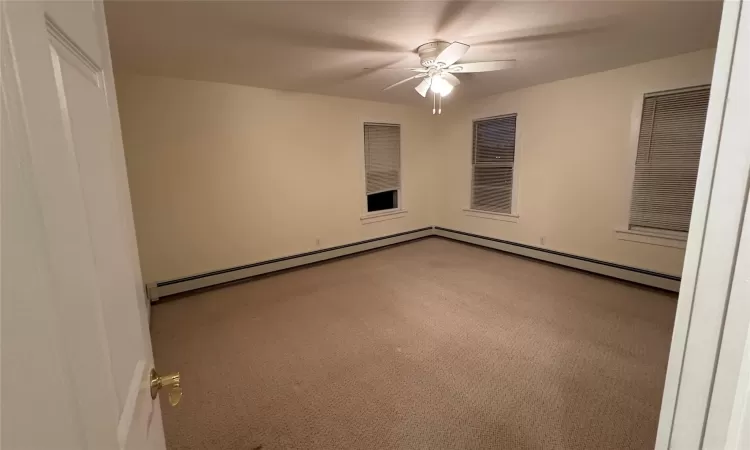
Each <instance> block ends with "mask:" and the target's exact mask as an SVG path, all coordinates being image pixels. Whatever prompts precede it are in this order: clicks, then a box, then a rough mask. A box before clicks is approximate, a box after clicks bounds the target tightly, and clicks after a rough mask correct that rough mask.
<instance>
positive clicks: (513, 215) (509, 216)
mask: <svg viewBox="0 0 750 450" xmlns="http://www.w3.org/2000/svg"><path fill="white" fill-rule="evenodd" d="M512 116H515V118H516V129H515V133H516V139H515V147H514V149H513V171H512V173H513V182H512V183H511V194H510V198H511V200H510V212H509V213H501V212H496V211H485V210H481V209H474V208H472V203H473V195H474V130H475V127H476V123H477V122H481V121H485V120H492V119H500V118H503V117H512ZM518 123H519V114H518V112H508V113H503V114H495V115H491V116H477V117H473V118H472V119H471V129H470V134H469V141H470V144H469V186H468V195H467V198H468V201H467V202H466V204H467V207H466V208H464V213H465V215H466V216H469V217H476V218H481V219H492V220H499V221H503V222H511V223H517V222H518V219H519V215H518V189H519V182H518V178H519V177H518V173H519V170H518V168H519V165H520V158H519V155H520V151H519V150H520V148H521V142H522V141H521V133H520V131H519V129H520V127H519V125H518Z"/></svg>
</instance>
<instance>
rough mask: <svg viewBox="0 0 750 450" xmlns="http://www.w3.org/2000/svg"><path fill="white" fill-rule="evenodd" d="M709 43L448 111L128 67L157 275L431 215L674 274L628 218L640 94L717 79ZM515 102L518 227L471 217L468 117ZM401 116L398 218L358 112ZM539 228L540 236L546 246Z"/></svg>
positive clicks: (124, 104)
mask: <svg viewBox="0 0 750 450" xmlns="http://www.w3.org/2000/svg"><path fill="white" fill-rule="evenodd" d="M713 55H714V52H713V51H712V50H706V51H701V52H695V53H690V54H686V55H681V56H677V57H674V58H668V59H662V60H657V61H652V62H648V63H644V64H638V65H635V66H629V67H625V68H621V69H616V70H612V71H608V72H602V73H597V74H592V75H586V76H583V77H578V78H572V79H568V80H562V81H557V82H554V83H549V84H544V85H539V86H534V87H531V88H527V89H522V90H518V91H514V92H510V93H506V94H503V95H499V96H495V97H491V98H488V99H485V100H483V101H481V102H475V103H473V104H472V105H470V106H468V107H464V108H459V107H458V106H451V107H450V108H446V110H447V111H446V114H444V115H443V116H442V117H434V116H432V115H431V114H430V113H429V112H430V111H429V108H426V109H425V108H412V107H406V106H400V105H390V104H384V103H376V102H366V101H359V100H350V99H342V98H334V97H325V96H317V95H307V94H295V93H288V92H281V91H274V90H268V89H259V88H251V87H244V86H234V85H228V84H220V83H208V82H198V81H186V80H178V79H170V78H161V77H145V76H137V75H131V74H125V73H121V74H119V75H118V77H117V89H118V101H119V108H120V117H121V120H122V130H123V139H124V143H125V151H126V156H127V162H128V175H129V179H130V187H131V195H132V199H133V209H134V217H135V223H136V232H137V237H138V246H139V251H140V257H141V264H142V267H143V274H144V279H145V281H146V282H153V281H163V280H168V279H173V278H178V277H183V276H187V275H192V274H196V273H201V272H206V271H212V270H217V269H222V268H227V267H233V266H237V265H242V264H248V263H252V262H255V261H262V260H266V259H271V258H276V257H280V256H285V255H291V254H296V253H301V252H305V251H310V250H314V249H316V248H325V247H331V246H335V245H340V244H345V243H350V242H355V241H360V240H363V239H368V238H371V237H377V236H383V235H388V234H393V233H398V232H401V231H408V230H412V229H416V228H421V227H425V226H430V225H438V226H443V227H447V228H452V229H456V230H461V231H466V232H471V233H476V234H481V235H485V236H491V237H496V238H500V239H505V240H509V241H514V242H519V243H524V244H529V245H533V246H542V247H546V248H549V249H553V250H558V251H562V252H566V253H572V254H575V255H581V256H586V257H591V258H596V259H600V260H605V261H611V262H615V263H619V264H624V265H628V266H633V267H640V268H645V269H650V270H654V271H658V272H663V273H668V274H675V275H679V274H680V271H681V268H682V259H683V256H684V251H683V250H682V249H679V248H672V247H665V246H660V245H653V244H645V243H639V242H631V241H624V240H620V239H617V237H616V234H615V230H617V229H623V228H626V227H627V221H628V207H629V196H630V189H631V183H632V170H633V162H634V155H635V153H634V152H635V139H636V133H637V126H638V119H639V117H640V111H639V110H638V105H639V102H640V99H641V98H642V96H643V94H644V93H647V92H654V91H660V90H666V89H673V88H680V87H686V86H692V85H698V84H705V83H709V82H710V79H711V70H712V64H713ZM506 113H517V114H518V122H517V128H518V130H517V133H518V136H517V162H516V164H517V166H516V172H515V175H516V182H517V184H516V186H517V190H516V196H517V197H516V205H517V210H516V212H517V213H518V215H519V218H518V221H517V223H512V222H505V221H499V220H492V219H487V218H480V217H474V216H470V215H469V214H467V213H466V212H465V211H464V208H467V207H468V206H469V193H470V179H471V160H470V159H471V122H472V119H476V118H482V117H489V116H494V115H499V114H506ZM366 121H375V122H391V123H400V124H401V125H402V174H403V175H402V180H403V189H404V191H403V199H404V205H403V206H404V207H405V208H406V209H407V210H408V213H407V214H405V215H404V216H403V217H400V218H396V219H392V220H385V221H382V222H376V223H369V224H365V223H363V222H362V221H361V220H360V217H361V216H362V214H363V213H364V209H365V197H364V177H363V136H362V133H363V132H362V123H363V122H366ZM542 238H544V244H542V243H541V240H542Z"/></svg>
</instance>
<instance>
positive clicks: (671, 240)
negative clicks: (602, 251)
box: [615, 229, 687, 248]
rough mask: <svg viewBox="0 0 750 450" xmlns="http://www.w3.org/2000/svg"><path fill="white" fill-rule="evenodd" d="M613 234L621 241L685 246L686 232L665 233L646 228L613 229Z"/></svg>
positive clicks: (673, 246) (662, 245) (674, 246)
mask: <svg viewBox="0 0 750 450" xmlns="http://www.w3.org/2000/svg"><path fill="white" fill-rule="evenodd" d="M615 236H616V237H617V239H619V240H621V241H630V242H639V243H642V244H650V245H659V246H661V247H672V248H685V244H686V243H687V233H682V234H677V233H674V234H672V233H667V232H659V231H646V230H635V229H630V230H625V229H622V230H615Z"/></svg>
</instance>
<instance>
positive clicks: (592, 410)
mask: <svg viewBox="0 0 750 450" xmlns="http://www.w3.org/2000/svg"><path fill="white" fill-rule="evenodd" d="M675 305H676V297H675V296H674V295H671V294H668V293H665V292H661V291H656V290H651V289H647V288H641V287H638V286H635V285H631V284H625V283H620V282H617V281H613V280H610V279H607V278H602V277H598V276H593V275H588V274H585V273H582V272H577V271H574V270H569V269H565V268H560V267H556V266H552V265H547V264H543V263H539V262H535V261H531V260H527V259H523V258H519V257H515V256H510V255H506V254H502V253H498V252H495V251H491V250H485V249H481V248H477V247H473V246H468V245H464V244H460V243H455V242H451V241H446V240H442V239H438V238H430V239H427V240H422V241H418V242H414V243H410V244H406V245H401V246H397V247H392V248H389V249H385V250H381V251H376V252H372V253H368V254H364V255H361V256H357V257H351V258H347V259H342V260H338V261H334V262H329V263H325V264H320V265H317V266H313V267H308V268H304V269H300V270H294V271H290V272H287V273H284V274H280V275H275V276H268V277H265V278H261V279H258V280H255V281H251V282H248V283H244V284H238V285H234V286H231V287H226V288H222V289H216V290H212V291H207V292H203V293H200V294H196V295H191V296H186V297H183V298H180V299H177V300H174V301H167V302H165V303H163V304H159V305H157V306H155V307H154V308H153V318H152V322H153V323H152V331H153V342H154V352H155V358H156V364H157V367H159V368H161V370H164V371H173V370H178V371H180V372H181V373H182V379H183V383H182V386H183V389H184V397H183V399H182V403H181V404H180V405H179V406H178V407H177V408H171V407H169V405H168V404H166V403H163V404H162V408H163V411H164V426H165V430H166V434H167V443H168V447H169V448H170V449H173V450H174V449H211V450H230V449H231V450H235V449H263V450H271V449H431V450H432V449H511V450H514V449H545V450H547V449H576V450H580V449H596V450H610V449H612V450H615V449H616V450H623V449H652V448H653V441H654V438H655V435H656V426H657V420H658V413H659V404H660V402H661V393H662V384H663V382H664V375H665V371H666V364H667V355H668V352H669V343H670V338H671V329H672V322H673V320H674V312H675ZM162 397H164V396H162ZM162 401H163V402H164V398H162Z"/></svg>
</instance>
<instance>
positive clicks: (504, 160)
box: [471, 114, 516, 214]
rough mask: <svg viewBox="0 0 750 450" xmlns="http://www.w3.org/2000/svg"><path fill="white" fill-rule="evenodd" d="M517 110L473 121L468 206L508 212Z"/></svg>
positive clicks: (511, 193) (511, 185) (510, 200)
mask: <svg viewBox="0 0 750 450" xmlns="http://www.w3.org/2000/svg"><path fill="white" fill-rule="evenodd" d="M515 153H516V114H511V115H507V116H502V117H493V118H490V119H482V120H477V121H475V122H474V142H473V151H472V182H471V208H472V209H476V210H479V211H491V212H498V213H507V214H510V213H511V206H512V203H513V162H514V159H515Z"/></svg>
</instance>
